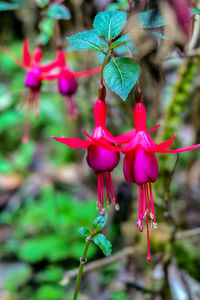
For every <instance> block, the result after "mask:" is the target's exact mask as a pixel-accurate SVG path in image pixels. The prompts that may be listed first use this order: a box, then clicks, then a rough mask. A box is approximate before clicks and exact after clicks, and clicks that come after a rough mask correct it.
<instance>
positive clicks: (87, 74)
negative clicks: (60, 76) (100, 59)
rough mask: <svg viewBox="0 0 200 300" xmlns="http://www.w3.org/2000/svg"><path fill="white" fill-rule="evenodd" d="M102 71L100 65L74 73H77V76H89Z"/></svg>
mask: <svg viewBox="0 0 200 300" xmlns="http://www.w3.org/2000/svg"><path fill="white" fill-rule="evenodd" d="M100 71H101V66H99V67H97V68H94V69H90V70H87V71H83V72H74V75H75V77H76V78H79V77H87V76H91V75H93V74H96V73H98V72H100Z"/></svg>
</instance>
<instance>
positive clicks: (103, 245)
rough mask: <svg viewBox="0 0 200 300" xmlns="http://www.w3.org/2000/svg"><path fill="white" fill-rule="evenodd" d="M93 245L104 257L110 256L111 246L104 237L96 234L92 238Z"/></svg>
mask: <svg viewBox="0 0 200 300" xmlns="http://www.w3.org/2000/svg"><path fill="white" fill-rule="evenodd" d="M93 241H94V243H95V244H96V245H97V246H98V247H99V248H100V249H101V251H102V252H103V253H104V255H106V256H109V255H111V251H112V249H111V248H112V245H111V243H110V242H109V241H108V240H107V239H106V237H105V235H103V234H101V233H98V234H97V235H95V237H94V238H93Z"/></svg>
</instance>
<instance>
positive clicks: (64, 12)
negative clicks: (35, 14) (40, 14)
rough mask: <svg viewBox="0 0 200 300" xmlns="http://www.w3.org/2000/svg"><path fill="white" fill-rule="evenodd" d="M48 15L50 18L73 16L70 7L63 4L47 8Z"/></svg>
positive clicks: (67, 18) (64, 18) (58, 18)
mask: <svg viewBox="0 0 200 300" xmlns="http://www.w3.org/2000/svg"><path fill="white" fill-rule="evenodd" d="M47 15H48V17H49V18H53V19H56V20H60V19H63V20H69V19H70V18H71V15H70V12H69V10H68V8H67V7H65V6H64V5H62V4H56V5H50V6H49V8H48V10H47Z"/></svg>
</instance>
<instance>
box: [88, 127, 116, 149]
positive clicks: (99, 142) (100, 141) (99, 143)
mask: <svg viewBox="0 0 200 300" xmlns="http://www.w3.org/2000/svg"><path fill="white" fill-rule="evenodd" d="M83 132H84V133H85V135H86V136H87V137H88V138H89V139H90V140H91V143H92V144H95V145H97V146H99V147H102V148H104V149H106V150H110V151H119V148H118V147H114V146H112V145H111V144H109V143H106V141H104V140H103V137H102V138H101V139H95V138H93V137H92V136H91V135H89V134H88V133H87V132H86V131H85V130H83Z"/></svg>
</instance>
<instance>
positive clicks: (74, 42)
mask: <svg viewBox="0 0 200 300" xmlns="http://www.w3.org/2000/svg"><path fill="white" fill-rule="evenodd" d="M67 40H68V41H69V42H70V43H71V46H70V47H69V50H75V51H79V50H96V51H100V52H104V47H105V43H104V42H103V41H102V40H101V39H100V37H99V35H98V33H97V31H96V30H93V29H92V30H88V31H84V32H79V33H77V34H75V35H73V36H71V37H67Z"/></svg>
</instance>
